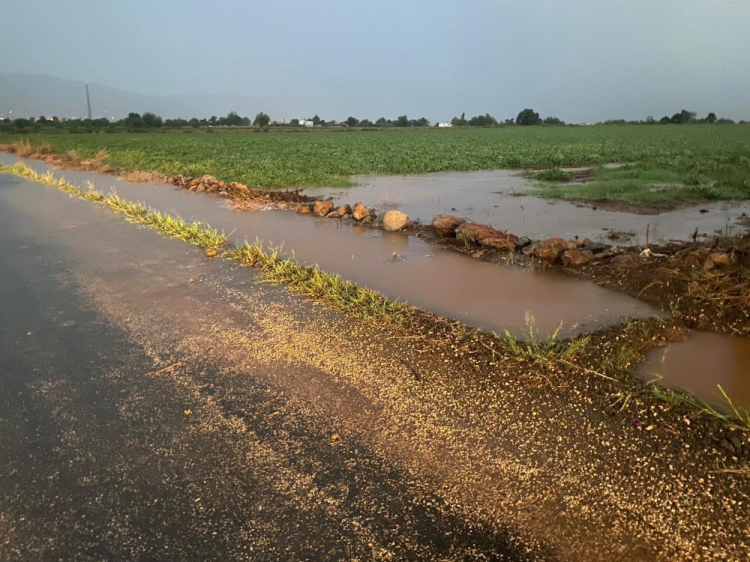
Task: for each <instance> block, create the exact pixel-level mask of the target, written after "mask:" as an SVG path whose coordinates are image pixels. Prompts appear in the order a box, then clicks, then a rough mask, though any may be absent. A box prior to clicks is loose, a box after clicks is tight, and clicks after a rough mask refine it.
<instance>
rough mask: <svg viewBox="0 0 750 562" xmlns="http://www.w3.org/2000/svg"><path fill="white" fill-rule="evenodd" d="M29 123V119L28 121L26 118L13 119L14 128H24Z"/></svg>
mask: <svg viewBox="0 0 750 562" xmlns="http://www.w3.org/2000/svg"><path fill="white" fill-rule="evenodd" d="M29 125H31V121H29V120H28V119H24V118H23V117H21V118H19V119H14V120H13V126H14V127H15V128H16V129H25V128H26V127H28V126H29Z"/></svg>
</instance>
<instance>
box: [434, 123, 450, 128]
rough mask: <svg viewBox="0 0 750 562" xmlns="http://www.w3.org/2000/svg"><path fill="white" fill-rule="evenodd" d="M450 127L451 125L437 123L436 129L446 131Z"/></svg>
mask: <svg viewBox="0 0 750 562" xmlns="http://www.w3.org/2000/svg"><path fill="white" fill-rule="evenodd" d="M452 126H453V125H452V124H451V123H438V128H439V129H448V128H450V127H452Z"/></svg>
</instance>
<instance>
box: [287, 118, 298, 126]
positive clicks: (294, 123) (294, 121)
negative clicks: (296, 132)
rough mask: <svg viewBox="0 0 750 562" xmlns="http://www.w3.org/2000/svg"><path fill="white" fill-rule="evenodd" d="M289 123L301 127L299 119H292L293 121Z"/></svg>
mask: <svg viewBox="0 0 750 562" xmlns="http://www.w3.org/2000/svg"><path fill="white" fill-rule="evenodd" d="M289 124H290V125H291V126H292V127H299V119H292V120H291V121H289Z"/></svg>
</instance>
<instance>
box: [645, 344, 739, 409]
mask: <svg viewBox="0 0 750 562" xmlns="http://www.w3.org/2000/svg"><path fill="white" fill-rule="evenodd" d="M639 373H640V375H641V376H642V377H643V378H644V379H645V380H654V379H658V380H659V382H660V384H663V385H666V386H669V387H672V388H679V389H682V390H687V391H689V392H691V393H692V394H695V395H696V396H699V397H701V398H702V399H704V400H706V401H707V402H708V403H710V404H712V405H714V406H715V407H717V408H721V409H723V410H726V409H727V407H728V406H729V405H728V404H727V403H726V401H725V400H724V399H723V397H722V396H721V393H720V391H719V389H718V388H717V386H716V385H717V384H720V385H721V387H722V388H723V389H724V391H725V392H726V393H727V395H728V396H729V397H730V398H731V399H732V401H733V402H734V404H735V406H738V407H745V408H748V407H750V339H748V338H741V337H734V336H725V335H721V334H714V333H711V332H701V331H694V332H691V335H690V338H689V339H688V340H687V341H685V342H679V343H671V344H669V346H668V347H661V348H659V347H657V348H654V349H652V350H651V351H650V352H649V353H648V354H647V356H646V360H645V361H644V362H643V363H642V364H641V366H640V368H639Z"/></svg>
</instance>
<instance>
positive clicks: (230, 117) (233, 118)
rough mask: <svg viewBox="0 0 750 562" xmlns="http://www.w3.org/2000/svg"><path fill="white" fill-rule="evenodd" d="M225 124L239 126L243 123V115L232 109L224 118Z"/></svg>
mask: <svg viewBox="0 0 750 562" xmlns="http://www.w3.org/2000/svg"><path fill="white" fill-rule="evenodd" d="M224 124H225V125H228V126H230V127H239V126H240V125H242V117H240V116H239V115H238V114H237V112H235V111H230V112H229V113H227V116H226V118H225V119H224Z"/></svg>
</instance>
